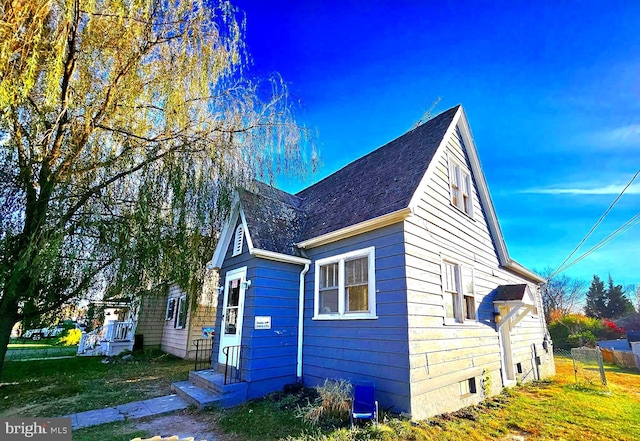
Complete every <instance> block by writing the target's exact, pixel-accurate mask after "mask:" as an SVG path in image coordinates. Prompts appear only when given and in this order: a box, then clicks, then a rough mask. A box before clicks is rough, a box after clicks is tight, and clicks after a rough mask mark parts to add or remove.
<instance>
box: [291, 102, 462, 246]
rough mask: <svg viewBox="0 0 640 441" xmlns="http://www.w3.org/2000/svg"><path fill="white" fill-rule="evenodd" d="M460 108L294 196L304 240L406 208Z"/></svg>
mask: <svg viewBox="0 0 640 441" xmlns="http://www.w3.org/2000/svg"><path fill="white" fill-rule="evenodd" d="M458 107H459V106H456V107H453V108H451V109H449V110H447V111H445V112H443V113H441V114H440V115H438V116H436V117H435V118H433V119H431V120H429V121H427V122H426V123H424V124H422V125H421V126H419V127H416V128H415V129H413V130H411V131H410V132H408V133H406V134H404V135H402V136H401V137H399V138H397V139H395V140H393V141H391V142H390V143H388V144H386V145H384V146H382V147H380V148H379V149H377V150H374V151H373V152H371V153H369V154H368V155H366V156H363V157H362V158H360V159H358V160H356V161H354V162H352V163H350V164H348V165H346V166H345V167H343V168H342V169H340V170H338V171H337V172H335V173H333V174H332V175H329V176H328V177H326V178H325V179H323V180H322V181H320V182H318V183H317V184H314V185H312V186H310V187H308V188H306V189H304V190H302V191H301V192H299V193H298V194H296V196H298V197H300V198H301V199H302V204H301V206H300V207H301V208H302V209H303V210H304V212H305V213H306V214H307V221H306V223H305V226H304V230H303V231H302V236H301V238H300V240H301V241H302V240H306V239H311V238H314V237H317V236H321V235H323V234H326V233H330V232H332V231H336V230H339V229H341V228H345V227H348V226H350V225H355V224H358V223H360V222H363V221H367V220H370V219H374V218H376V217H379V216H382V215H385V214H389V213H392V212H394V211H397V210H401V209H403V208H406V207H408V206H409V202H410V200H411V197H412V196H413V194H414V193H415V191H416V188H417V187H418V184H419V183H420V181H421V180H422V177H423V176H424V174H425V172H426V170H427V167H428V166H429V163H430V162H431V159H432V158H433V155H434V154H435V152H436V150H437V149H438V146H439V145H440V142H441V141H442V138H443V137H444V135H445V133H446V131H447V129H448V128H449V126H450V125H451V121H452V120H453V117H454V115H455V113H456V111H457V110H458Z"/></svg>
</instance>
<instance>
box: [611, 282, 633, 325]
mask: <svg viewBox="0 0 640 441" xmlns="http://www.w3.org/2000/svg"><path fill="white" fill-rule="evenodd" d="M606 293H607V308H606V312H607V314H606V317H607V318H619V317H622V316H624V315H627V314H629V313H632V312H633V311H634V307H633V303H631V301H630V300H629V299H628V298H627V296H626V295H625V291H624V290H623V289H622V285H616V284H614V283H613V278H612V277H611V274H609V286H608V288H607V292H606Z"/></svg>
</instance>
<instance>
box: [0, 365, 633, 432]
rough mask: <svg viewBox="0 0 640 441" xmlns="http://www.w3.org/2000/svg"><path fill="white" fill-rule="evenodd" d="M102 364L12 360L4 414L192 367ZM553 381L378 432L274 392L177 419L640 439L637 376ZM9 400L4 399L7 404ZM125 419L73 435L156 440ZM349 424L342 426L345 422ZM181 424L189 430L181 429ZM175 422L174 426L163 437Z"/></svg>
mask: <svg viewBox="0 0 640 441" xmlns="http://www.w3.org/2000/svg"><path fill="white" fill-rule="evenodd" d="M100 361H101V359H95V358H75V359H59V360H50V361H38V362H28V363H27V362H17V361H16V362H9V363H7V369H6V371H5V375H6V376H5V378H4V380H3V382H4V383H2V384H1V385H0V417H10V416H18V415H20V416H53V415H61V414H66V413H71V412H79V411H82V410H89V409H96V408H100V407H105V406H113V405H117V404H122V403H125V402H129V401H136V400H141V399H145V398H151V397H153V396H159V395H164V394H167V393H169V385H170V383H171V382H172V381H176V380H184V379H185V378H186V377H187V374H188V372H189V370H191V369H192V365H191V362H186V361H182V360H177V359H175V358H173V357H170V356H166V355H164V356H163V355H160V354H159V353H153V354H147V355H145V356H143V357H140V358H139V359H138V362H137V363H130V364H123V363H122V364H115V365H105V364H102V363H101V362H100ZM556 368H557V375H556V377H555V379H554V380H552V381H542V382H537V383H532V384H526V385H523V386H520V387H515V388H513V389H509V390H507V391H505V392H503V393H502V394H500V395H498V396H496V397H492V398H490V399H488V400H486V401H485V402H484V403H482V404H481V405H478V406H474V407H470V408H466V409H462V410H460V411H458V412H455V413H452V414H446V415H440V416H437V417H434V418H431V419H429V420H428V421H421V422H417V423H416V422H413V423H412V422H409V421H406V420H402V419H398V418H394V417H392V416H391V415H383V416H382V418H381V424H380V427H379V428H378V429H375V428H373V427H372V426H370V425H364V426H363V427H361V428H359V429H357V430H355V431H350V430H348V428H346V427H339V428H336V427H331V426H330V425H324V426H321V427H317V426H313V425H311V424H309V423H305V422H304V421H303V419H301V418H299V417H298V416H299V414H300V412H299V411H298V405H300V404H306V402H307V399H308V395H307V396H296V395H285V394H274V395H272V396H270V397H268V398H266V399H262V400H256V401H252V402H250V403H247V404H245V405H243V406H239V407H237V408H234V409H230V410H219V409H213V410H208V411H203V412H198V411H196V410H189V411H186V413H184V414H176V417H179V418H183V421H185V424H187V423H188V422H189V421H191V422H194V421H195V422H198V423H199V424H200V425H205V426H207V425H208V426H210V430H211V431H212V432H216V433H217V434H219V435H217V439H219V440H221V441H222V440H225V441H226V440H234V441H236V440H237V441H240V440H248V441H254V440H255V441H271V440H289V441H295V440H301V441H312V440H318V441H320V440H323V441H330V440H336V441H343V440H344V441H346V440H409V441H410V440H461V439H464V440H503V441H513V440H518V439H526V440H567V441H570V440H581V441H587V440H607V441H608V440H621V441H627V440H628V441H631V440H638V439H640V424H639V423H638V422H639V421H640V375H639V374H638V373H637V372H630V371H625V370H623V369H619V368H617V367H615V366H609V367H607V369H606V370H607V379H608V382H609V385H608V387H606V388H605V387H603V386H601V385H598V384H595V383H584V382H583V383H580V384H576V382H575V379H574V372H573V365H572V362H571V360H570V359H567V358H561V357H560V358H556ZM4 397H7V398H5V399H4V400H2V398H4ZM155 421H159V420H154V419H150V420H149V419H146V420H142V421H138V420H134V421H125V422H122V423H113V424H106V425H103V426H98V427H95V428H87V429H82V430H77V431H74V440H76V439H78V440H87V441H88V440H92V439H98V438H99V439H101V440H104V441H109V440H111V441H126V440H128V439H131V438H134V437H135V436H152V435H157V434H158V433H151V432H150V431H149V430H148V429H146V430H142V429H141V427H140V425H141V424H147V425H149V423H150V424H151V426H152V427H154V428H157V427H156V426H154V424H155ZM346 423H347V421H346V419H345V420H343V424H346ZM179 427H180V428H184V427H185V425H183V424H179ZM174 429H175V430H177V429H178V426H175V427H174V426H171V427H169V428H168V429H166V431H165V432H162V433H163V434H165V435H167V434H169V432H170V431H171V430H174Z"/></svg>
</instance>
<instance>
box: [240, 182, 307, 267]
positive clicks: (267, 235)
mask: <svg viewBox="0 0 640 441" xmlns="http://www.w3.org/2000/svg"><path fill="white" fill-rule="evenodd" d="M239 195H240V203H241V204H242V207H243V209H244V210H243V211H244V214H245V219H246V221H247V228H248V229H249V234H250V236H251V240H252V242H253V246H254V247H255V248H258V249H262V250H267V251H273V252H275V253H282V254H288V255H291V256H300V250H299V249H298V248H297V247H296V246H295V245H294V244H295V243H296V242H297V241H298V237H299V236H300V233H301V231H302V225H303V222H304V219H305V216H304V213H303V212H302V211H301V210H300V209H299V208H298V205H299V204H300V199H299V198H297V197H296V196H294V195H292V194H289V193H285V192H284V191H281V190H278V189H277V188H274V187H271V186H269V185H267V184H263V183H262V182H258V181H254V182H253V183H252V188H251V189H249V190H240V192H239Z"/></svg>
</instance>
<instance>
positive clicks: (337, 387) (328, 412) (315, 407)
mask: <svg viewBox="0 0 640 441" xmlns="http://www.w3.org/2000/svg"><path fill="white" fill-rule="evenodd" d="M316 390H317V392H318V395H320V396H319V397H318V398H317V399H316V400H315V401H314V402H313V403H310V404H309V405H308V406H305V407H301V408H298V414H297V416H298V417H300V418H303V419H304V420H305V421H307V422H309V423H311V424H314V425H319V426H322V427H325V428H328V427H341V426H344V425H346V424H347V423H348V422H349V411H350V410H351V397H352V396H353V387H352V386H351V383H349V382H348V381H346V380H337V381H334V380H325V381H324V384H323V385H322V386H318V387H316Z"/></svg>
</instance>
